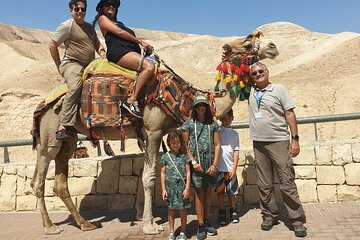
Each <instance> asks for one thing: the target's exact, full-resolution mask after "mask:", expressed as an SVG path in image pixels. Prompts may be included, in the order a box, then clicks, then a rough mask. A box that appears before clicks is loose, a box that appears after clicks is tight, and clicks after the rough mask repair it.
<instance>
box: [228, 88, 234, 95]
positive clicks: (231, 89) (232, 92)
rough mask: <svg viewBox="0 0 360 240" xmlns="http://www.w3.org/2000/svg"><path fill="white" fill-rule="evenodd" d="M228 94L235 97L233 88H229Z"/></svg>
mask: <svg viewBox="0 0 360 240" xmlns="http://www.w3.org/2000/svg"><path fill="white" fill-rule="evenodd" d="M229 92H230V95H231V96H236V94H235V92H234V89H233V88H230V89H229Z"/></svg>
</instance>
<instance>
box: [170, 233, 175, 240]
mask: <svg viewBox="0 0 360 240" xmlns="http://www.w3.org/2000/svg"><path fill="white" fill-rule="evenodd" d="M175 239H176V237H175V234H174V233H170V234H169V237H168V240H175Z"/></svg>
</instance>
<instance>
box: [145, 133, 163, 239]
mask: <svg viewBox="0 0 360 240" xmlns="http://www.w3.org/2000/svg"><path fill="white" fill-rule="evenodd" d="M162 136H163V133H162V131H161V130H158V131H156V132H150V133H149V134H148V144H147V149H146V153H147V154H146V155H147V156H146V157H145V162H144V170H143V176H142V180H143V185H144V215H143V221H144V227H143V232H144V233H145V234H159V233H160V232H161V231H164V228H163V227H162V226H160V225H158V224H157V223H155V222H154V217H153V210H152V204H153V202H152V199H153V196H154V187H155V179H156V173H155V166H156V160H157V157H158V153H159V148H160V143H161V139H162Z"/></svg>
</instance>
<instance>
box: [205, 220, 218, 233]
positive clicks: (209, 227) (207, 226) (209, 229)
mask: <svg viewBox="0 0 360 240" xmlns="http://www.w3.org/2000/svg"><path fill="white" fill-rule="evenodd" d="M204 224H205V229H206V233H207V234H209V235H210V236H213V235H216V234H217V231H216V229H215V228H214V227H213V226H212V225H211V223H210V221H209V219H205V221H204Z"/></svg>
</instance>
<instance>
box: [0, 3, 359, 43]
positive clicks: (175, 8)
mask: <svg viewBox="0 0 360 240" xmlns="http://www.w3.org/2000/svg"><path fill="white" fill-rule="evenodd" d="M97 3H98V0H88V12H87V15H86V20H87V21H88V22H91V21H92V20H93V18H94V16H95V14H96V12H95V6H96V4H97ZM0 6H1V14H0V22H1V23H6V24H11V25H16V26H21V27H26V28H38V29H44V30H49V31H55V29H56V27H57V26H58V24H59V23H61V22H62V21H64V20H66V19H68V18H69V17H70V15H69V10H68V0H46V1H45V0H16V1H9V0H1V4H0ZM118 20H120V21H122V22H124V23H125V25H127V26H129V27H135V28H143V29H148V30H163V31H170V32H183V33H194V34H208V35H214V36H222V37H224V36H243V35H247V34H248V33H250V32H252V31H253V30H254V29H255V28H256V27H258V26H261V25H263V24H267V23H272V22H279V21H281V22H283V21H286V22H292V23H295V24H298V25H300V26H303V27H305V28H307V29H309V30H310V31H314V32H321V33H339V32H344V31H350V32H357V33H360V1H359V0H341V1H337V0H272V1H271V0H251V1H242V0H227V1H220V0H181V1H173V0H153V1H149V0H123V1H122V4H121V7H120V10H119V15H118Z"/></svg>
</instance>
